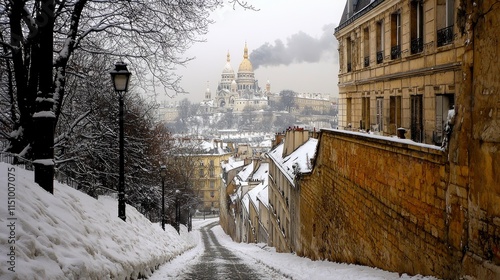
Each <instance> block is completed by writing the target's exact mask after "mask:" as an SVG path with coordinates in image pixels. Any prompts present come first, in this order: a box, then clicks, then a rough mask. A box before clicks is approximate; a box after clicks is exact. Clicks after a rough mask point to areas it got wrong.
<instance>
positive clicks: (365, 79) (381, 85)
mask: <svg viewBox="0 0 500 280" xmlns="http://www.w3.org/2000/svg"><path fill="white" fill-rule="evenodd" d="M458 2H459V1H458V0H425V1H423V0H404V1H402V0H375V1H369V0H359V1H355V0H348V1H347V3H346V7H345V10H344V13H343V15H342V18H341V20H340V24H339V26H338V27H337V28H336V29H335V36H336V37H337V39H338V41H339V62H340V73H339V96H340V98H339V120H338V121H339V128H340V129H352V130H354V129H356V130H358V129H359V130H364V131H368V130H369V131H372V132H375V133H378V134H381V135H396V133H397V130H398V129H399V128H402V129H404V131H406V132H407V133H406V137H407V138H411V139H412V140H413V141H416V142H423V143H428V144H436V145H441V143H442V141H443V137H444V122H445V121H446V117H447V114H448V110H449V109H451V108H453V106H454V104H455V96H456V92H457V89H458V85H459V83H460V81H461V79H462V78H463V77H462V75H461V71H460V67H461V56H462V54H463V53H464V46H463V41H462V40H461V36H460V35H459V32H458V27H457V25H456V24H455V21H456V10H457V8H458Z"/></svg>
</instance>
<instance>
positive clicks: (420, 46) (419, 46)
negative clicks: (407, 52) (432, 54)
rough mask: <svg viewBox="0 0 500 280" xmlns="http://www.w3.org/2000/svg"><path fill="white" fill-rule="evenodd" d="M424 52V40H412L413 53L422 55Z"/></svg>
mask: <svg viewBox="0 0 500 280" xmlns="http://www.w3.org/2000/svg"><path fill="white" fill-rule="evenodd" d="M423 51H424V40H423V38H415V39H411V53H412V54H416V53H421V52H423Z"/></svg>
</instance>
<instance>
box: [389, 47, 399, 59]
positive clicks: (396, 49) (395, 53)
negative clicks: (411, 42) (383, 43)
mask: <svg viewBox="0 0 500 280" xmlns="http://www.w3.org/2000/svg"><path fill="white" fill-rule="evenodd" d="M400 57H401V45H395V46H392V47H391V59H396V58H400Z"/></svg>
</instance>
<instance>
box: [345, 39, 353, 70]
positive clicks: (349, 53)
mask: <svg viewBox="0 0 500 280" xmlns="http://www.w3.org/2000/svg"><path fill="white" fill-rule="evenodd" d="M346 47H347V72H351V71H352V49H351V48H352V41H351V38H347V46H346Z"/></svg>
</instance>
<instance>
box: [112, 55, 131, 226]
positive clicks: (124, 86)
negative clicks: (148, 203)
mask: <svg viewBox="0 0 500 280" xmlns="http://www.w3.org/2000/svg"><path fill="white" fill-rule="evenodd" d="M110 74H111V80H112V81H113V87H114V89H115V92H116V93H117V94H118V99H119V100H120V115H119V122H120V137H119V141H120V174H119V175H120V177H119V182H118V217H119V218H120V219H122V220H123V221H125V220H126V219H127V217H126V216H125V160H124V156H123V142H124V141H123V138H124V137H123V97H124V95H125V93H126V92H127V90H128V82H129V80H130V75H131V74H132V73H130V72H129V71H128V69H127V64H126V63H125V62H122V61H119V62H117V63H115V69H113V71H111V72H110Z"/></svg>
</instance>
